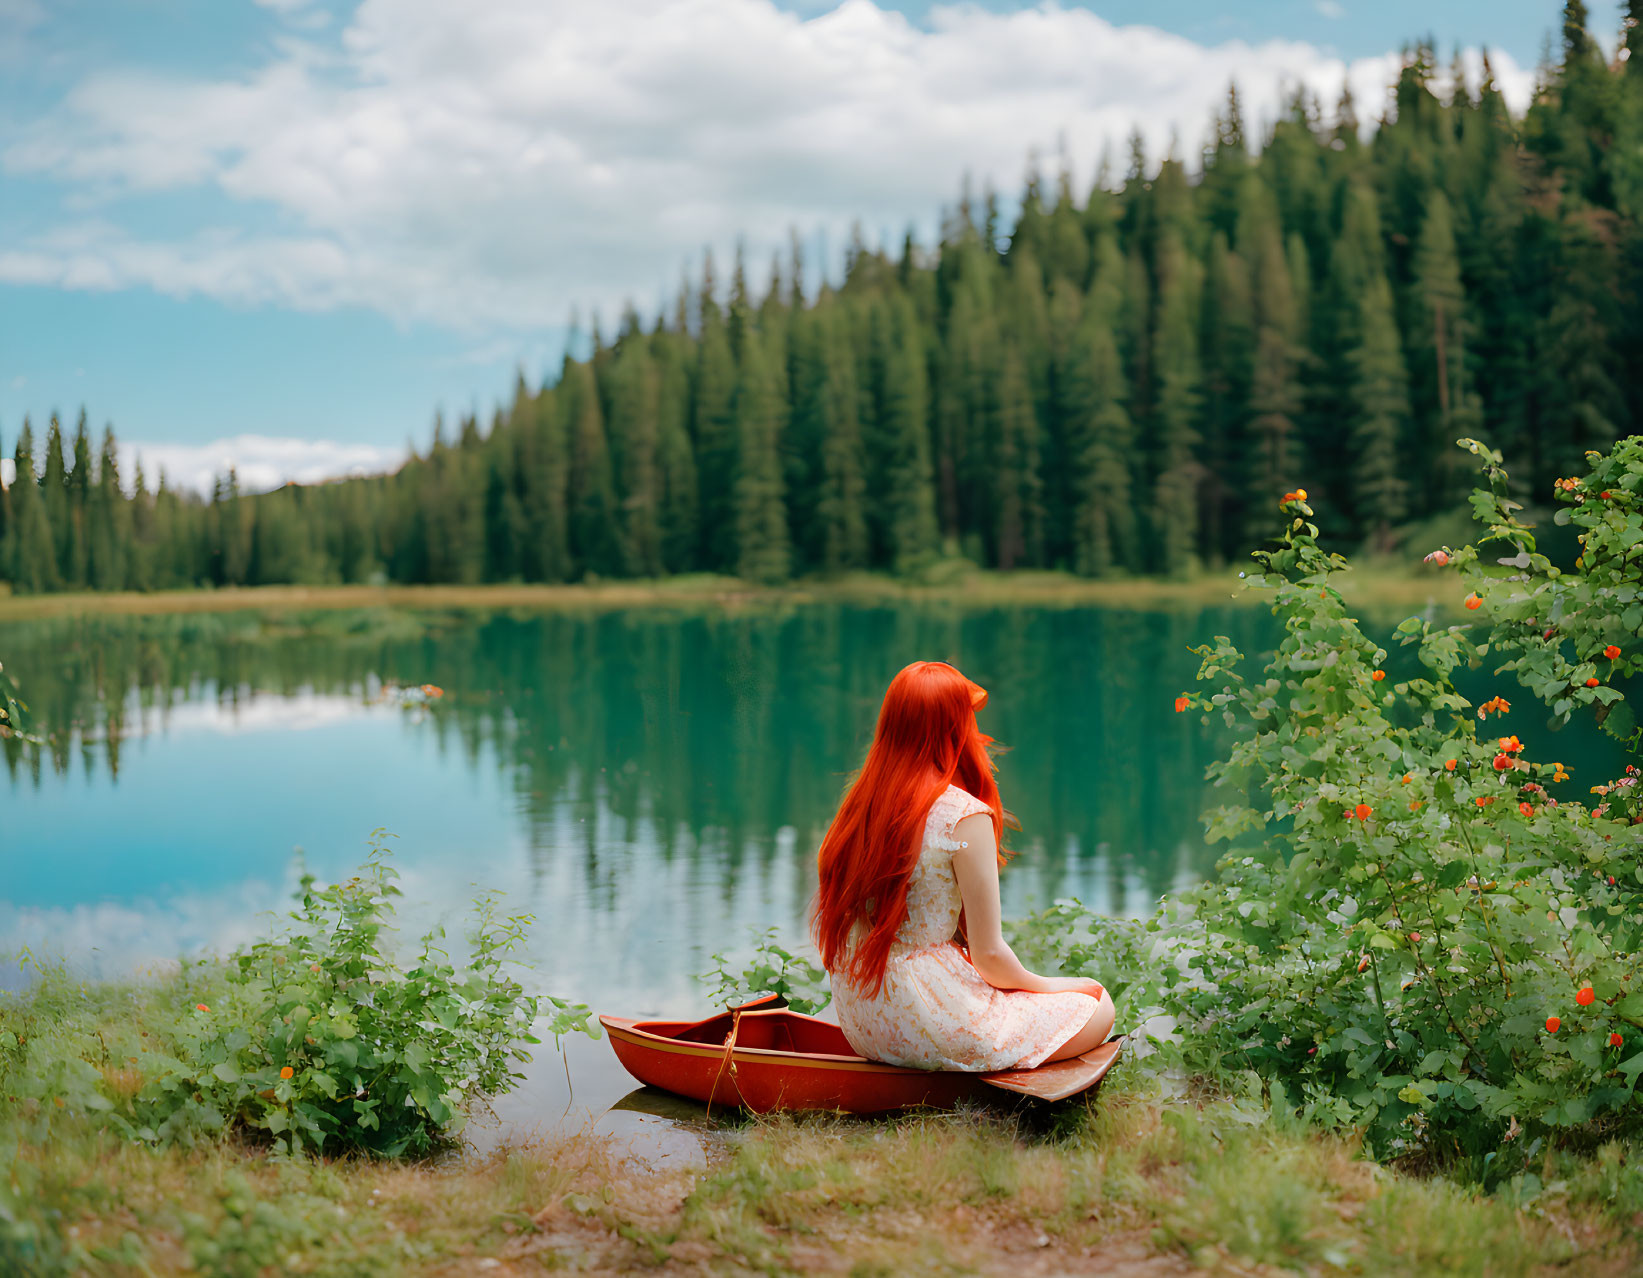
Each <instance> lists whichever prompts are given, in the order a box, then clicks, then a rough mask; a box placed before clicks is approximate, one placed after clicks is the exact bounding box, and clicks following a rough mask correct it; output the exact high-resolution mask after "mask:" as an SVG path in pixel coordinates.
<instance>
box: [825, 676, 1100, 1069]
mask: <svg viewBox="0 0 1643 1278" xmlns="http://www.w3.org/2000/svg"><path fill="white" fill-rule="evenodd" d="M986 703H987V693H986V691H985V690H984V689H982V688H981V687H979V686H978V685H976V684H974V683H972V682H971V681H970V680H968V679H966V678H965V677H964V676H963V675H962V674H960V673H959V672H958V671H957V670H955V669H954V668H953V667H952V666H950V665H948V664H946V663H945V662H941V661H919V662H914V663H913V664H912V665H910V666H908V667H907V668H906V669H905V670H903V671H901V673H900V674H898V675H897V676H896V677H895V678H894V679H893V680H891V682H890V687H889V690H888V691H887V692H886V693H885V695H884V705H883V707H882V709H881V710H880V711H879V720H878V727H877V728H876V729H875V731H874V734H873V743H872V745H871V747H870V748H869V749H868V752H867V761H866V763H865V764H864V765H863V767H862V769H861V772H860V773H859V774H858V775H857V777H856V779H855V781H854V782H853V783H852V784H851V786H850V788H849V790H848V791H847V792H846V794H845V796H844V802H843V804H842V805H841V806H840V808H839V812H838V815H837V816H836V817H835V818H834V819H833V824H832V826H831V827H830V828H829V829H828V831H827V837H826V838H825V839H823V840H822V845H821V852H820V854H819V864H820V871H821V882H820V886H819V887H818V889H817V893H816V900H815V904H814V907H813V919H814V928H815V935H816V942H817V945H818V947H819V949H820V950H821V956H822V963H823V965H824V966H825V967H826V968H827V971H828V973H829V974H830V975H831V977H832V985H833V1005H834V1008H835V1009H836V1010H837V1012H838V1018H839V1027H840V1028H841V1029H842V1030H843V1031H844V1035H845V1037H846V1038H847V1039H848V1040H849V1041H850V1044H851V1046H852V1047H854V1048H855V1049H856V1051H857V1052H859V1053H861V1055H863V1056H866V1057H868V1058H870V1059H872V1060H877V1061H884V1062H886V1063H887V1064H891V1065H909V1066H915V1067H918V1068H922V1069H951V1070H973V1071H981V1072H989V1071H993V1070H1009V1069H1030V1068H1032V1067H1034V1066H1037V1065H1042V1064H1044V1063H1045V1062H1046V1061H1057V1060H1066V1059H1068V1058H1070V1057H1074V1056H1079V1055H1082V1054H1083V1053H1085V1052H1088V1051H1090V1050H1091V1049H1092V1048H1095V1047H1097V1046H1098V1045H1100V1044H1101V1043H1102V1042H1104V1041H1105V1040H1106V1038H1107V1035H1108V1034H1109V1033H1110V1032H1111V1031H1112V1023H1113V1005H1112V1000H1111V999H1110V998H1109V997H1108V996H1107V993H1106V991H1105V990H1103V989H1102V987H1101V985H1100V984H1099V983H1098V982H1096V981H1093V980H1087V979H1084V978H1082V977H1070V976H1069V977H1057V976H1039V975H1037V974H1036V973H1033V972H1029V971H1028V970H1027V969H1026V968H1025V967H1023V966H1022V965H1021V962H1020V960H1018V959H1017V958H1016V956H1015V954H1014V952H1013V951H1012V950H1011V949H1010V947H1009V945H1008V944H1007V943H1006V942H1005V940H1004V935H1003V932H1002V930H1001V920H1000V907H999V893H998V871H999V867H1000V866H1001V865H1002V864H1003V862H1004V853H1003V852H1002V850H1001V847H1000V842H1001V839H1000V836H1001V833H1002V830H1003V824H1004V810H1003V808H1002V807H1001V806H1000V804H999V797H998V785H997V783H996V782H995V781H994V779H993V773H994V771H995V767H996V765H995V764H994V763H993V760H992V756H991V754H990V753H989V751H988V747H989V746H990V745H991V744H992V740H993V739H992V738H991V737H989V736H986V735H984V734H983V733H982V732H981V730H980V728H979V727H978V726H977V724H976V711H977V710H979V709H980V708H981V707H982V706H984V705H986Z"/></svg>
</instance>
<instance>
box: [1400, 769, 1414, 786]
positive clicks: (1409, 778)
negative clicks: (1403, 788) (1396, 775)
mask: <svg viewBox="0 0 1643 1278" xmlns="http://www.w3.org/2000/svg"><path fill="white" fill-rule="evenodd" d="M1414 779H1415V778H1414V777H1413V776H1411V775H1410V774H1409V773H1407V772H1405V773H1404V774H1403V783H1404V784H1405V785H1408V784H1409V783H1410V782H1411V781H1413V780H1414Z"/></svg>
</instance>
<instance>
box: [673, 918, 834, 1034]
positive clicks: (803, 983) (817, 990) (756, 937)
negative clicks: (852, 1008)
mask: <svg viewBox="0 0 1643 1278" xmlns="http://www.w3.org/2000/svg"><path fill="white" fill-rule="evenodd" d="M753 942H754V944H753V954H752V957H751V958H749V959H748V961H747V962H746V963H745V964H743V965H742V966H741V967H740V968H737V967H735V966H734V965H733V964H732V963H731V961H730V959H729V958H728V957H727V956H726V955H725V954H724V953H722V952H721V953H718V954H715V955H714V956H713V968H712V970H711V971H708V972H702V973H700V974H699V975H698V976H697V978H696V979H697V980H699V981H701V982H702V983H703V984H706V985H711V986H712V992H711V994H710V995H709V997H710V998H711V999H712V1000H713V1006H715V1007H731V1006H734V1005H736V1004H738V1003H745V1002H747V1000H748V999H750V998H753V997H755V996H756V995H759V994H780V995H781V996H782V998H784V999H785V1000H787V1005H788V1006H789V1007H791V1008H792V1009H793V1010H794V1011H795V1012H809V1013H815V1012H819V1011H821V1010H822V1008H824V1007H826V1006H827V1004H828V1001H829V1000H830V999H831V997H832V995H831V994H830V993H829V991H828V988H827V973H826V972H824V971H823V970H822V969H821V968H820V967H819V966H817V965H816V964H815V963H812V962H811V961H810V960H809V959H808V958H806V957H804V956H803V955H801V954H795V953H793V952H792V951H791V950H788V949H787V948H785V947H784V946H783V945H782V943H781V941H780V940H779V939H778V934H777V930H776V929H775V928H773V927H771V928H766V929H765V930H764V931H763V932H757V931H755V932H753Z"/></svg>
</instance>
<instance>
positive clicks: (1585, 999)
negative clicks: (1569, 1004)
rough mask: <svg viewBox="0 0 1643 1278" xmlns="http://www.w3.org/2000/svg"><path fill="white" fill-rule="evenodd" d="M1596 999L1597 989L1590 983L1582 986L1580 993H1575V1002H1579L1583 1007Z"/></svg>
mask: <svg viewBox="0 0 1643 1278" xmlns="http://www.w3.org/2000/svg"><path fill="white" fill-rule="evenodd" d="M1596 1001H1597V991H1596V990H1594V989H1592V987H1591V986H1590V985H1585V986H1582V987H1581V990H1580V993H1578V994H1576V995H1575V1002H1577V1003H1579V1004H1580V1005H1581V1006H1582V1007H1590V1006H1591V1005H1592V1004H1593V1003H1594V1002H1596Z"/></svg>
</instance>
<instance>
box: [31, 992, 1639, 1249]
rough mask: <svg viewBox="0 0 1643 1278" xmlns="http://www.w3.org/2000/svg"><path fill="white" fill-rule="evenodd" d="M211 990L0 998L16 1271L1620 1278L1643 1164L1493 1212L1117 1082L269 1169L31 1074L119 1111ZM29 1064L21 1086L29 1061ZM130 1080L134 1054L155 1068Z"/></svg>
mask: <svg viewBox="0 0 1643 1278" xmlns="http://www.w3.org/2000/svg"><path fill="white" fill-rule="evenodd" d="M201 988H202V987H201V986H200V985H198V984H189V985H186V986H185V985H183V984H182V983H180V982H179V981H178V980H174V979H171V978H159V979H156V980H154V981H151V982H149V983H147V984H144V985H141V986H129V985H127V986H118V985H99V986H91V987H80V986H75V985H73V984H72V983H69V982H64V981H61V980H48V981H47V982H45V983H44V984H43V985H42V986H41V987H40V989H39V991H38V992H37V993H36V994H35V995H33V996H32V997H28V998H16V997H10V998H5V999H3V1000H0V1024H3V1025H4V1031H3V1032H4V1033H9V1034H12V1035H13V1036H18V1037H22V1038H23V1039H24V1040H25V1042H23V1043H22V1044H21V1045H20V1046H19V1047H17V1048H7V1049H6V1052H7V1056H6V1064H5V1066H4V1072H3V1073H0V1272H4V1273H6V1274H8V1275H9V1274H18V1275H36V1274H39V1275H46V1274H52V1275H55V1274H65V1273H87V1274H109V1275H126V1274H139V1273H149V1274H172V1273H184V1272H194V1273H212V1274H227V1275H242V1274H243V1275H260V1274H265V1273H291V1274H316V1275H375V1274H383V1275H387V1274H401V1273H404V1274H445V1273H462V1272H468V1271H469V1270H470V1268H471V1267H472V1266H473V1265H474V1264H475V1263H476V1262H478V1261H479V1260H484V1259H488V1260H494V1261H495V1262H497V1263H496V1264H495V1265H490V1266H487V1268H488V1269H489V1270H491V1271H499V1272H504V1273H534V1272H539V1271H541V1270H543V1269H555V1268H570V1269H588V1268H591V1269H597V1270H601V1271H611V1270H626V1269H633V1268H644V1269H657V1270H659V1271H661V1272H664V1273H671V1272H685V1271H689V1272H702V1271H704V1270H705V1271H708V1272H728V1273H765V1274H786V1273H799V1272H810V1271H815V1270H826V1271H831V1272H847V1273H857V1274H864V1275H866V1274H902V1273H907V1272H913V1271H920V1272H923V1271H928V1272H935V1273H978V1272H980V1273H995V1272H1011V1273H1016V1274H1029V1273H1052V1272H1066V1271H1069V1270H1074V1271H1076V1270H1086V1269H1091V1268H1094V1267H1096V1266H1097V1265H1098V1264H1110V1265H1113V1266H1116V1267H1117V1268H1116V1272H1120V1273H1129V1274H1173V1273H1182V1272H1187V1271H1191V1270H1197V1269H1204V1270H1208V1271H1211V1272H1236V1273H1250V1272H1262V1273H1287V1272H1301V1273H1314V1272H1316V1273H1351V1274H1388V1275H1390V1274H1398V1275H1407V1274H1425V1273H1432V1274H1439V1273H1441V1274H1479V1275H1518V1274H1538V1273H1550V1272H1554V1271H1555V1272H1561V1273H1580V1274H1582V1275H1586V1274H1599V1275H1602V1274H1611V1273H1612V1274H1617V1275H1618V1274H1623V1273H1633V1272H1637V1271H1638V1267H1639V1264H1640V1263H1643V1252H1640V1249H1639V1246H1638V1243H1639V1238H1638V1233H1637V1226H1636V1224H1635V1223H1634V1222H1636V1221H1637V1220H1639V1219H1643V1218H1640V1217H1639V1212H1640V1210H1643V1171H1640V1170H1639V1163H1640V1161H1643V1159H1640V1157H1639V1156H1640V1155H1643V1147H1640V1146H1637V1145H1632V1144H1622V1143H1610V1144H1607V1145H1604V1146H1602V1147H1601V1148H1599V1149H1597V1150H1596V1151H1595V1153H1589V1154H1583V1155H1579V1156H1577V1155H1574V1154H1557V1155H1548V1156H1547V1157H1546V1158H1545V1159H1544V1160H1542V1162H1541V1164H1540V1165H1539V1171H1538V1173H1537V1174H1536V1175H1534V1176H1530V1177H1523V1178H1520V1179H1519V1180H1518V1181H1517V1182H1514V1183H1513V1184H1512V1185H1510V1186H1508V1187H1507V1189H1506V1190H1504V1191H1503V1192H1501V1193H1498V1194H1496V1195H1494V1196H1485V1195H1482V1194H1481V1193H1478V1192H1477V1191H1475V1190H1473V1189H1470V1188H1467V1187H1465V1186H1461V1185H1457V1184H1455V1183H1452V1182H1450V1181H1447V1180H1443V1179H1437V1178H1423V1177H1418V1176H1413V1175H1407V1174H1404V1173H1401V1172H1399V1171H1396V1170H1390V1169H1387V1168H1383V1167H1380V1166H1377V1165H1375V1164H1373V1163H1370V1162H1368V1161H1366V1160H1365V1159H1363V1158H1362V1157H1360V1156H1359V1154H1358V1151H1357V1150H1356V1148H1355V1147H1354V1146H1353V1144H1352V1143H1351V1142H1350V1141H1346V1140H1342V1139H1339V1138H1335V1137H1327V1136H1321V1135H1318V1134H1316V1133H1313V1132H1309V1131H1303V1130H1299V1129H1296V1128H1294V1127H1293V1126H1291V1125H1289V1124H1287V1123H1285V1122H1283V1121H1281V1120H1275V1119H1273V1118H1272V1117H1271V1116H1270V1115H1268V1114H1267V1113H1266V1112H1264V1111H1263V1110H1261V1109H1260V1108H1259V1107H1258V1106H1257V1105H1254V1104H1252V1103H1251V1102H1248V1101H1238V1100H1234V1099H1231V1098H1227V1097H1224V1096H1213V1095H1208V1094H1204V1095H1189V1096H1186V1097H1183V1098H1176V1099H1165V1098H1163V1097H1160V1096H1157V1095H1150V1094H1147V1093H1145V1092H1144V1091H1143V1090H1141V1084H1140V1083H1139V1082H1137V1081H1136V1080H1135V1079H1134V1078H1133V1077H1127V1076H1126V1075H1125V1074H1124V1072H1123V1071H1122V1070H1121V1071H1120V1073H1119V1074H1118V1075H1117V1076H1115V1079H1114V1080H1113V1081H1112V1082H1111V1083H1109V1084H1108V1086H1107V1088H1106V1090H1105V1091H1104V1092H1103V1093H1102V1095H1101V1096H1100V1098H1099V1101H1098V1103H1097V1104H1096V1105H1094V1106H1093V1107H1086V1106H1082V1105H1079V1104H1070V1105H1068V1106H1065V1107H1062V1108H1060V1109H1058V1110H1055V1111H1049V1112H1045V1111H1024V1112H1023V1113H1021V1114H1015V1115H1012V1114H1009V1113H1004V1112H1000V1111H985V1110H976V1111H969V1112H961V1113H954V1114H926V1115H911V1116H903V1117H899V1118H887V1119H881V1120H871V1121H869V1120H853V1119H844V1118H832V1117H824V1116H820V1117H802V1118H770V1119H759V1120H748V1121H745V1122H732V1123H730V1124H728V1125H725V1126H721V1127H717V1128H713V1129H710V1130H708V1131H706V1132H704V1138H705V1141H706V1144H707V1146H708V1148H709V1151H710V1157H709V1160H708V1165H707V1166H706V1168H705V1169H688V1168H679V1167H668V1168H664V1169H661V1170H655V1169H651V1168H649V1167H648V1166H647V1165H645V1164H644V1163H642V1162H637V1161H635V1160H633V1159H631V1158H629V1157H627V1156H626V1153H625V1150H624V1148H623V1147H622V1146H621V1145H619V1144H615V1143H612V1142H611V1141H609V1140H607V1139H605V1138H604V1137H602V1136H599V1135H597V1134H593V1133H588V1132H583V1133H579V1134H575V1135H571V1136H568V1137H566V1138H564V1139H562V1140H555V1141H547V1142H541V1143H531V1144H525V1145H520V1146H518V1147H515V1148H509V1149H504V1150H502V1151H500V1152H498V1153H496V1154H494V1155H491V1156H488V1157H484V1158H477V1157H462V1156H454V1155H452V1154H450V1153H447V1154H445V1155H443V1156H442V1157H440V1158H437V1159H430V1160H427V1161H422V1162H409V1163H408V1162H392V1161H372V1160H369V1159H364V1158H345V1159H325V1158H299V1159H294V1160H293V1159H281V1158H274V1157H271V1156H270V1155H269V1153H268V1151H267V1149H266V1148H265V1147H259V1146H258V1145H256V1144H254V1143H249V1142H247V1141H245V1140H243V1139H242V1138H239V1137H233V1136H230V1137H226V1138H218V1139H210V1140H206V1141H203V1142H201V1143H200V1144H198V1145H197V1146H196V1147H194V1148H192V1149H188V1148H180V1147H175V1146H163V1147H148V1146H145V1145H139V1144H135V1143H132V1142H130V1141H126V1140H122V1139H119V1138H118V1137H116V1136H114V1135H113V1134H112V1133H110V1132H109V1131H108V1130H107V1129H106V1128H104V1127H103V1126H102V1125H101V1124H100V1121H99V1119H98V1117H97V1115H96V1114H94V1113H92V1112H88V1111H86V1110H85V1109H84V1108H81V1107H77V1106H74V1105H63V1106H58V1105H56V1104H55V1103H53V1101H52V1099H51V1097H50V1096H49V1095H44V1096H38V1097H33V1098H29V1097H25V1096H24V1095H23V1094H22V1093H23V1091H24V1090H25V1089H23V1088H20V1087H19V1086H18V1085H17V1084H18V1080H19V1079H20V1078H21V1077H22V1075H23V1072H24V1070H25V1068H26V1070H27V1072H28V1074H29V1075H30V1076H31V1077H32V1076H33V1074H34V1073H36V1072H37V1071H38V1070H39V1069H40V1068H41V1067H42V1066H43V1065H48V1064H49V1063H50V1062H52V1061H54V1060H55V1061H68V1060H75V1061H83V1062H85V1063H86V1065H88V1066H90V1067H91V1068H93V1069H95V1070H97V1071H98V1073H99V1075H100V1076H101V1078H102V1084H101V1086H102V1091H103V1094H104V1095H105V1096H107V1097H109V1098H110V1099H111V1100H113V1101H114V1102H115V1103H116V1104H118V1103H119V1101H120V1097H121V1096H122V1095H125V1094H129V1092H130V1091H131V1090H133V1089H134V1085H135V1084H136V1083H137V1081H138V1080H136V1079H135V1078H133V1077H131V1076H130V1075H129V1074H128V1073H127V1072H126V1071H129V1070H131V1069H133V1068H134V1067H133V1066H132V1065H131V1064H130V1063H129V1061H128V1060H127V1059H126V1056H127V1055H128V1049H129V1046H130V1044H132V1043H133V1042H140V1041H141V1040H142V1038H143V1036H144V1035H145V1034H147V1035H149V1036H150V1037H153V1036H155V1035H162V1036H163V1034H164V1033H165V1028H164V1027H165V1024H166V1018H167V1017H168V1016H175V1015H177V1013H176V1011H175V1010H174V1009H175V1008H176V1007H177V1006H179V1005H180V1004H184V1003H186V1002H187V1001H189V1000H192V999H194V998H197V997H199V995H200V990H201ZM22 1049H27V1052H28V1058H29V1063H28V1064H27V1065H26V1066H25V1063H24V1061H23V1059H22V1056H21V1051H22ZM138 1059H140V1057H138Z"/></svg>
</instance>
